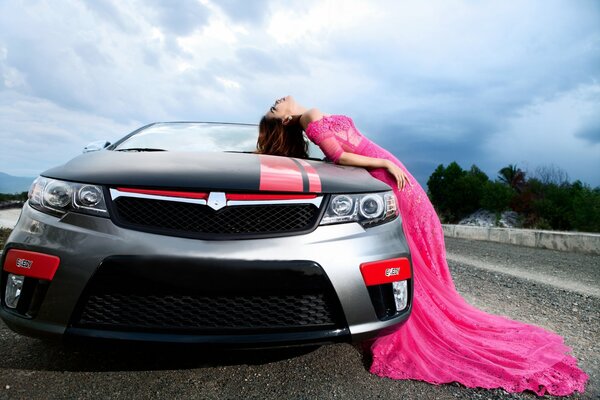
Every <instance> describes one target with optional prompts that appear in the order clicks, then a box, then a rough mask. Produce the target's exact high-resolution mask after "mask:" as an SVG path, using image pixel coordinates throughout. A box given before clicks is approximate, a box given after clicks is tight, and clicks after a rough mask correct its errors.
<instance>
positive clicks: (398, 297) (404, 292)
mask: <svg viewBox="0 0 600 400" xmlns="http://www.w3.org/2000/svg"><path fill="white" fill-rule="evenodd" d="M406 282H407V281H400V282H392V289H393V291H394V301H395V302H396V311H402V310H404V309H405V308H406V303H407V302H408V286H407V284H406Z"/></svg>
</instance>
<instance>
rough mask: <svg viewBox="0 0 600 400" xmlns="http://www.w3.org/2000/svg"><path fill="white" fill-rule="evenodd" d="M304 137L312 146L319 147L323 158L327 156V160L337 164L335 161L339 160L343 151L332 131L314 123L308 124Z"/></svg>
mask: <svg viewBox="0 0 600 400" xmlns="http://www.w3.org/2000/svg"><path fill="white" fill-rule="evenodd" d="M316 122H319V121H316ZM321 128H325V129H321ZM306 136H307V137H308V138H309V139H310V140H311V141H312V142H313V143H314V144H316V145H317V146H319V148H320V149H321V151H323V153H324V154H325V156H327V158H328V159H330V160H331V161H333V162H334V163H337V161H338V160H339V159H340V156H341V155H342V153H343V152H344V149H343V148H342V146H341V145H340V143H339V142H338V140H337V138H336V136H335V133H334V132H333V131H332V130H330V129H327V128H326V127H324V126H323V124H318V123H315V122H311V123H310V124H308V127H306Z"/></svg>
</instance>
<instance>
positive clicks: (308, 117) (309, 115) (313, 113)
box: [300, 108, 325, 127]
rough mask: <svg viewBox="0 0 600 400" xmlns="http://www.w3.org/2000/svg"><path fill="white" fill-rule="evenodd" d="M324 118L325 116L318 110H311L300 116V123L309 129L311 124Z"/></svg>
mask: <svg viewBox="0 0 600 400" xmlns="http://www.w3.org/2000/svg"><path fill="white" fill-rule="evenodd" d="M324 116H325V115H324V114H323V113H322V112H321V110H319V109H318V108H311V109H309V110H307V111H305V112H304V113H303V114H302V115H301V116H300V123H301V124H302V126H304V127H307V126H308V124H310V123H311V122H314V121H318V120H320V119H321V118H323V117H324Z"/></svg>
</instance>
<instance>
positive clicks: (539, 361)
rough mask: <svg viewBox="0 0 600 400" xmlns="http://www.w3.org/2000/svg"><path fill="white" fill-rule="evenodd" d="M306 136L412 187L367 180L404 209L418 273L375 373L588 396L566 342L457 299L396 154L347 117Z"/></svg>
mask: <svg viewBox="0 0 600 400" xmlns="http://www.w3.org/2000/svg"><path fill="white" fill-rule="evenodd" d="M306 134H307V136H308V138H309V139H310V140H311V141H313V142H314V143H315V144H317V145H318V146H319V147H320V148H321V149H322V150H323V152H324V153H325V155H326V156H327V157H328V158H330V159H331V160H332V161H334V162H337V160H338V159H339V157H340V155H341V154H342V152H344V151H347V152H352V153H355V154H360V155H364V156H369V157H377V158H383V159H387V160H391V161H393V162H394V163H395V164H396V165H398V166H399V167H400V168H402V170H403V171H404V172H405V173H406V175H407V176H408V179H409V181H410V183H411V185H407V186H406V187H405V188H404V190H402V191H398V190H397V184H396V182H395V181H394V179H393V177H392V176H391V175H390V174H389V173H388V172H387V171H386V170H383V169H374V170H371V171H370V173H371V175H373V176H374V177H375V178H377V179H379V180H381V181H383V182H385V183H387V184H389V185H390V186H391V187H392V188H394V193H395V194H396V197H397V199H398V201H399V206H400V214H401V216H402V221H403V228H404V232H405V235H406V239H407V240H408V245H409V247H410V251H411V256H412V262H413V269H414V280H415V281H414V304H413V310H412V315H411V316H410V318H409V319H408V321H407V322H406V323H404V324H403V325H401V326H400V327H399V328H398V329H396V330H395V331H394V332H392V333H391V334H388V335H386V336H381V337H379V338H378V339H376V340H375V342H374V344H373V345H372V347H371V350H372V352H373V364H372V365H371V372H372V373H374V374H377V375H380V376H385V377H389V378H393V379H418V380H423V381H427V382H431V383H435V384H440V383H448V382H459V383H461V384H463V385H465V386H467V387H482V388H488V389H491V388H499V387H500V388H504V389H505V390H507V391H509V392H521V391H524V390H531V391H534V392H535V393H537V394H538V395H543V394H544V393H545V392H548V393H549V394H552V395H568V394H571V393H573V392H574V391H576V390H577V391H579V392H583V391H584V388H585V382H586V381H587V379H588V376H587V374H586V373H585V372H583V371H582V370H580V369H579V368H578V367H577V360H576V359H575V358H574V357H573V356H571V355H569V354H568V353H569V352H570V349H569V348H568V347H567V346H565V344H564V343H563V339H562V337H561V336H559V335H557V334H555V333H553V332H549V331H547V330H545V329H543V328H540V327H537V326H533V325H529V324H525V323H522V322H518V321H513V320H510V319H508V318H505V317H501V316H497V315H491V314H488V313H486V312H484V311H481V310H478V309H477V308H475V307H473V306H471V305H469V304H468V303H467V302H466V301H465V300H464V299H463V298H462V297H461V296H460V294H458V292H457V291H456V289H455V287H454V283H453V281H452V277H451V276H450V272H449V270H448V264H447V262H446V249H445V245H444V234H443V231H442V226H441V224H440V221H439V219H438V217H437V214H436V213H435V210H434V209H433V206H432V205H431V203H430V202H429V199H428V198H427V195H426V193H425V192H424V190H423V189H422V188H421V187H420V186H419V184H418V183H417V181H416V180H415V179H414V178H413V177H412V175H410V174H409V173H408V171H407V170H406V168H405V167H404V165H402V163H401V162H400V161H398V159H396V158H395V157H394V156H393V155H392V154H391V153H389V152H387V151H386V150H384V149H383V148H381V147H379V146H378V145H376V144H375V143H373V142H371V141H370V140H368V139H367V138H365V137H364V136H363V135H361V134H360V132H359V131H358V130H357V129H356V127H355V126H354V123H353V122H352V120H351V119H350V118H348V117H346V116H343V115H331V116H326V117H324V118H323V119H321V120H318V121H313V122H311V123H310V124H309V125H308V127H307V129H306Z"/></svg>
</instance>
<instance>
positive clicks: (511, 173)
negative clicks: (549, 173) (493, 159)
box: [498, 164, 525, 193]
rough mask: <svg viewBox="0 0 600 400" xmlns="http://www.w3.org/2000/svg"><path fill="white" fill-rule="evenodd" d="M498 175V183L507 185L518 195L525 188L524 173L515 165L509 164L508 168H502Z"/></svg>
mask: <svg viewBox="0 0 600 400" xmlns="http://www.w3.org/2000/svg"><path fill="white" fill-rule="evenodd" d="M498 173H499V174H500V175H498V180H499V181H500V182H503V183H505V184H507V185H508V186H510V187H511V188H513V189H514V190H516V191H517V192H519V193H520V192H521V190H522V189H523V186H525V172H523V171H521V169H520V168H517V165H516V164H514V165H513V164H509V165H508V167H504V168H502V169H501V170H500V171H498Z"/></svg>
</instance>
